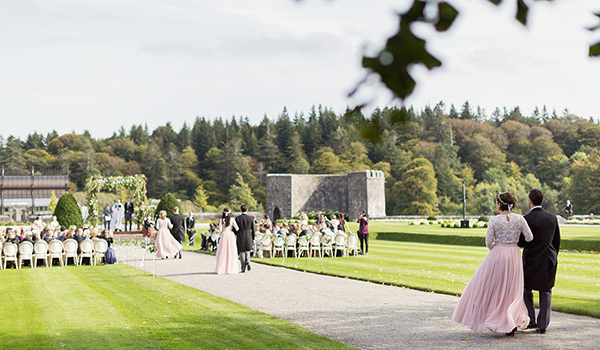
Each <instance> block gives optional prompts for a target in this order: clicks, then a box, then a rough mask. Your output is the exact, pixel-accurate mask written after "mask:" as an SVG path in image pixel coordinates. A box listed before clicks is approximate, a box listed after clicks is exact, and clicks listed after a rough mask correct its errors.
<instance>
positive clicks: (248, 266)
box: [246, 263, 252, 271]
mask: <svg viewBox="0 0 600 350" xmlns="http://www.w3.org/2000/svg"><path fill="white" fill-rule="evenodd" d="M246 268H247V269H248V271H250V270H252V268H251V267H250V263H247V264H246Z"/></svg>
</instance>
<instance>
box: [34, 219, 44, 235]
mask: <svg viewBox="0 0 600 350" xmlns="http://www.w3.org/2000/svg"><path fill="white" fill-rule="evenodd" d="M44 226H45V225H44V222H43V221H42V219H41V218H40V217H39V216H38V217H36V218H35V220H34V221H33V224H31V230H32V231H33V232H35V233H41V232H42V230H43V229H44Z"/></svg>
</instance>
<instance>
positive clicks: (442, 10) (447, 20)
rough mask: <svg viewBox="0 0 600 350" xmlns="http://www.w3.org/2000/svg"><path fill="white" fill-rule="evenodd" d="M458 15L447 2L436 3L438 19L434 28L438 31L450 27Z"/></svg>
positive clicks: (443, 30)
mask: <svg viewBox="0 0 600 350" xmlns="http://www.w3.org/2000/svg"><path fill="white" fill-rule="evenodd" d="M456 16H458V11H457V10H456V9H455V8H454V7H452V5H450V4H449V3H447V2H440V3H439V4H438V21H437V23H436V24H435V29H436V30H437V31H438V32H445V31H446V30H448V28H450V26H451V25H452V23H454V20H455V19H456Z"/></svg>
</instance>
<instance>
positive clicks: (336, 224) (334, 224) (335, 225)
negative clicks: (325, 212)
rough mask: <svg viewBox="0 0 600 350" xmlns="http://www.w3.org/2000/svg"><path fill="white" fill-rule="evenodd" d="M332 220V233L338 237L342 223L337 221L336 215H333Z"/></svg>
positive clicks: (330, 221)
mask: <svg viewBox="0 0 600 350" xmlns="http://www.w3.org/2000/svg"><path fill="white" fill-rule="evenodd" d="M330 218H331V220H329V223H330V224H331V231H332V232H333V233H334V234H336V235H337V232H338V230H339V226H340V221H339V220H338V219H337V216H336V215H335V214H331V216H330Z"/></svg>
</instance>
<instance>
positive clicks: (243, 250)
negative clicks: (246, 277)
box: [234, 204, 255, 273]
mask: <svg viewBox="0 0 600 350" xmlns="http://www.w3.org/2000/svg"><path fill="white" fill-rule="evenodd" d="M240 210H241V211H242V215H240V216H238V217H237V218H235V222H236V223H237V226H238V229H237V230H235V231H234V233H235V235H236V236H237V248H238V254H240V262H241V264H242V273H243V272H246V269H248V271H250V270H252V268H251V267H250V251H251V250H252V242H254V234H255V233H254V220H252V217H251V216H250V215H248V207H247V206H246V205H245V204H244V205H242V206H241V207H240Z"/></svg>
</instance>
